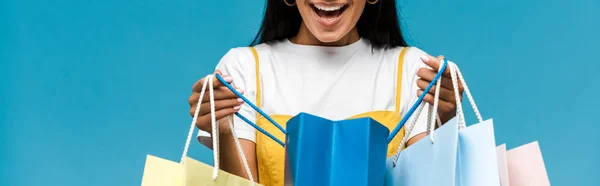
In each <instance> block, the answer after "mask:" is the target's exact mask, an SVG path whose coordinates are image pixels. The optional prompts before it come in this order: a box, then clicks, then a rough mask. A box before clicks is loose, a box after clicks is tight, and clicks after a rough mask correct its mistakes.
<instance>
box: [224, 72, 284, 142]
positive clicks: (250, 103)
mask: <svg viewBox="0 0 600 186" xmlns="http://www.w3.org/2000/svg"><path fill="white" fill-rule="evenodd" d="M215 77H217V79H218V80H219V81H221V83H223V84H224V85H225V86H226V87H227V88H228V89H229V90H230V91H231V92H233V93H234V94H235V95H236V96H237V97H239V98H241V99H242V100H244V102H246V103H247V104H248V105H250V107H252V108H253V109H254V110H255V111H256V112H258V113H259V114H260V115H262V116H263V117H265V118H266V119H267V120H268V121H269V122H271V123H272V124H273V125H275V127H277V128H278V129H279V130H280V131H281V132H282V133H283V134H287V131H286V130H285V129H283V127H281V125H279V124H278V123H277V122H275V120H273V118H271V117H270V116H269V115H268V114H266V113H265V112H263V111H262V110H261V109H260V108H258V107H257V106H256V105H254V103H252V102H251V101H250V100H248V98H246V97H244V96H243V95H242V94H241V93H239V92H238V91H236V90H235V88H233V86H231V85H230V84H229V83H227V81H225V80H224V79H223V77H221V75H220V74H216V75H215ZM235 115H236V116H237V117H239V118H240V119H242V120H244V121H245V122H246V123H248V124H249V125H250V126H252V127H254V128H255V129H256V130H258V131H260V132H261V133H263V134H265V135H266V136H268V137H269V138H271V139H272V140H274V141H275V142H277V143H279V145H281V146H285V144H284V143H283V142H282V141H281V140H279V139H277V138H276V137H275V136H273V135H272V134H271V133H269V132H267V131H266V130H264V129H263V128H261V127H259V126H258V125H256V124H255V123H254V122H252V121H250V120H249V119H248V118H246V117H244V116H243V115H242V114H240V113H238V112H236V113H235ZM232 130H233V128H232Z"/></svg>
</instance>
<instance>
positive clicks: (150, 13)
mask: <svg viewBox="0 0 600 186" xmlns="http://www.w3.org/2000/svg"><path fill="white" fill-rule="evenodd" d="M252 2H253V3H250V1H245V0H226V1H189V0H168V1H167V0H144V1H117V0H102V1H100V0H92V1H86V2H83V1H74V0H63V1H49V0H8V1H2V2H0V62H1V64H0V65H1V66H0V85H1V86H0V87H1V89H0V90H1V92H0V94H1V95H0V104H1V105H2V106H1V107H0V109H1V112H0V113H1V115H0V123H1V127H2V128H1V130H0V136H1V137H2V140H1V141H2V142H1V143H0V144H1V145H2V153H1V155H0V161H1V162H0V167H1V170H0V171H1V176H2V177H1V179H0V185H60V186H80V185H87V186H95V185H98V186H100V185H102V186H104V185H124V186H125V185H126V186H129V185H139V184H140V181H141V176H142V170H143V166H144V161H145V155H146V154H154V155H158V156H161V157H165V158H168V159H172V160H178V159H179V156H180V153H181V150H182V147H183V144H184V140H185V137H186V134H187V130H188V125H189V122H190V121H191V119H190V117H189V115H188V108H189V107H188V104H187V98H188V96H189V94H190V93H191V86H192V84H193V83H194V82H195V81H196V80H197V79H199V78H200V77H202V76H204V75H205V74H207V73H210V72H212V70H213V69H214V66H215V64H216V63H217V62H218V60H219V59H220V57H221V56H222V55H223V54H225V52H226V51H227V50H228V49H229V48H231V47H236V46H244V45H247V44H248V43H249V42H250V41H251V38H252V36H253V35H254V34H255V32H256V31H257V30H258V27H259V24H260V20H261V18H262V13H263V11H264V1H252ZM399 8H400V9H401V10H402V16H403V26H404V28H407V29H408V30H406V32H407V33H408V34H409V40H410V43H411V44H413V45H415V46H418V47H420V48H422V49H423V50H425V51H427V52H429V53H430V54H433V55H439V54H444V55H445V56H447V57H448V58H449V59H451V60H453V61H456V62H457V63H458V64H459V65H460V66H461V69H462V71H463V73H464V74H465V76H466V78H467V80H468V82H469V85H470V87H471V89H472V90H471V91H472V92H473V94H474V96H475V99H476V100H477V102H478V104H479V106H480V109H481V110H482V113H483V115H484V117H485V118H490V117H493V118H494V120H495V123H496V125H495V127H496V139H497V141H498V143H499V144H500V143H504V142H505V143H508V147H509V148H512V147H516V146H518V145H522V144H525V143H528V142H531V141H534V140H539V142H540V145H541V148H542V151H543V154H544V160H545V162H546V166H547V169H548V174H549V176H550V180H551V182H552V183H553V185H600V177H599V176H598V174H599V172H598V171H597V167H598V166H600V160H599V158H598V157H600V151H598V150H597V149H596V148H598V146H599V145H600V135H598V129H600V128H599V127H598V126H596V124H598V122H596V121H597V119H595V118H596V116H597V115H596V114H597V112H596V111H595V110H596V107H597V105H599V104H600V101H599V100H598V99H597V98H596V93H597V92H598V90H599V88H598V82H599V81H600V76H599V75H598V73H597V69H598V68H600V62H598V61H597V57H598V54H599V53H598V51H597V49H598V48H597V47H595V46H597V44H598V43H599V42H600V34H599V33H600V12H599V11H598V10H600V1H598V0H573V1H562V0H546V1H541V0H540V1H519V0H504V1H482V0H452V1H450V0H419V1H409V0H402V1H400V2H399ZM465 103H466V102H465ZM465 108H469V107H468V105H467V104H465ZM466 111H469V110H466ZM469 113H470V112H469ZM467 119H469V120H470V121H475V118H474V117H473V114H470V115H468V118H467ZM202 148H203V147H202V146H201V145H198V144H197V143H194V145H193V146H192V152H191V156H192V157H197V158H202V157H201V153H199V152H200V151H201V150H202Z"/></svg>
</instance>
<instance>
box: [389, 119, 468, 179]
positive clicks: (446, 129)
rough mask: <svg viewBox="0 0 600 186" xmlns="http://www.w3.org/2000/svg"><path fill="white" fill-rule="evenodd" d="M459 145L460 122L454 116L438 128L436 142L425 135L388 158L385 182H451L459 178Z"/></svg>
mask: <svg viewBox="0 0 600 186" xmlns="http://www.w3.org/2000/svg"><path fill="white" fill-rule="evenodd" d="M426 138H427V137H426ZM457 149H458V122H457V119H456V118H453V119H451V120H450V121H448V122H446V124H444V125H443V126H442V127H440V128H439V129H437V130H436V131H435V142H434V143H432V142H431V141H429V140H427V139H425V138H424V139H423V140H420V141H418V142H416V143H414V144H412V145H411V146H410V147H408V148H406V149H405V150H403V151H402V152H401V153H400V154H399V155H398V156H397V157H396V156H392V157H390V158H388V159H387V161H386V169H387V172H386V174H385V184H384V185H386V186H414V185H419V186H446V185H450V184H452V183H454V180H455V169H456V159H457ZM395 158H397V161H396V159H395Z"/></svg>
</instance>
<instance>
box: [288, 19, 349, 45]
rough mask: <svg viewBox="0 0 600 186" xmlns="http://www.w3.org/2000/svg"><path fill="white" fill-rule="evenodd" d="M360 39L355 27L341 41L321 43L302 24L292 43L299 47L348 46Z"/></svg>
mask: <svg viewBox="0 0 600 186" xmlns="http://www.w3.org/2000/svg"><path fill="white" fill-rule="evenodd" d="M359 39H360V36H359V35H358V30H357V29H356V27H354V28H353V29H352V30H350V32H348V34H346V35H345V36H344V37H342V38H340V40H338V41H335V42H331V43H324V42H321V41H319V39H317V37H315V36H314V35H313V34H312V33H311V32H310V30H308V28H307V27H306V25H305V24H304V23H302V24H301V25H300V30H299V31H298V34H297V35H296V36H294V37H292V38H291V39H290V41H291V42H292V43H294V44H299V45H317V46H346V45H349V44H352V43H354V42H356V41H358V40H359Z"/></svg>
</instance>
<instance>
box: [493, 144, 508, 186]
mask: <svg viewBox="0 0 600 186" xmlns="http://www.w3.org/2000/svg"><path fill="white" fill-rule="evenodd" d="M496 156H497V158H498V175H499V176H500V185H501V186H509V185H510V182H509V179H508V165H507V164H506V144H502V145H499V146H498V147H496Z"/></svg>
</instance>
